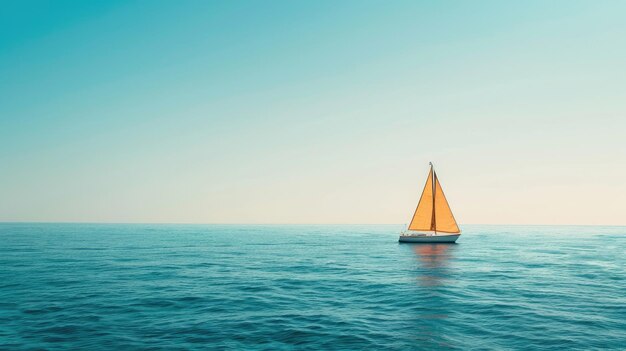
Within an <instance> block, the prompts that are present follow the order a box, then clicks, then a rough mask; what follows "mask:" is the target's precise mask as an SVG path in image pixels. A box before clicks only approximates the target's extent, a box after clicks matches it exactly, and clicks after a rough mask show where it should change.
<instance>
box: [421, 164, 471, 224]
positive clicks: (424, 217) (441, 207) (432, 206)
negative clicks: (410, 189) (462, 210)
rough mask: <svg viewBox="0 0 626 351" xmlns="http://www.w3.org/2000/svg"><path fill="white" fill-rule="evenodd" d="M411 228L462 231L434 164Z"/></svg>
mask: <svg viewBox="0 0 626 351" xmlns="http://www.w3.org/2000/svg"><path fill="white" fill-rule="evenodd" d="M409 230H416V231H428V232H443V233H460V232H461V231H460V230H459V226H458V225H457V224H456V221H455V220H454V215H453V214H452V210H450V205H448V201H447V200H446V195H445V194H444V193H443V189H442V188H441V183H439V179H437V173H435V170H434V169H433V166H432V164H431V166H430V172H429V173H428V179H426V185H424V191H423V192H422V197H421V198H420V201H419V203H418V204H417V208H416V209H415V213H414V214H413V219H411V223H410V224H409Z"/></svg>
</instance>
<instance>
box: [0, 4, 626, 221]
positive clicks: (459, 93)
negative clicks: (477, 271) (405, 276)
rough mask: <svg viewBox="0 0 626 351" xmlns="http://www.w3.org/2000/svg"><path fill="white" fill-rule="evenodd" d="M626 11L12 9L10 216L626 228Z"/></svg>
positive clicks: (4, 151)
mask: <svg viewBox="0 0 626 351" xmlns="http://www.w3.org/2000/svg"><path fill="white" fill-rule="evenodd" d="M624 18H626V2H624V1H550V2H546V1H519V2H505V1H102V2H95V1H2V2H0V221H67V222H73V221H78V222H176V223H407V222H408V221H409V219H410V216H411V215H412V213H413V210H414V209H415V205H416V203H417V200H418V198H419V195H420V192H421V190H422V187H423V185H424V181H425V179H426V175H427V172H428V162H429V161H433V162H434V163H435V166H436V169H437V173H438V175H439V178H440V180H441V183H442V185H443V189H444V190H445V191H446V195H447V197H448V200H449V202H450V204H451V207H452V210H453V212H454V214H455V216H456V218H457V220H458V221H459V223H460V224H461V226H462V225H463V224H470V223H480V224H592V225H596V224H597V225H600V224H605V225H626V139H625V135H626V21H624Z"/></svg>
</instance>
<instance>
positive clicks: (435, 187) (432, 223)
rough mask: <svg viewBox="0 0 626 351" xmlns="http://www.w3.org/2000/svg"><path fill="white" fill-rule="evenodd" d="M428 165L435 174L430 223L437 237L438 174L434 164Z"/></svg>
mask: <svg viewBox="0 0 626 351" xmlns="http://www.w3.org/2000/svg"><path fill="white" fill-rule="evenodd" d="M428 164H430V172H431V173H432V174H433V184H432V187H433V217H432V221H431V222H430V223H431V224H430V230H433V231H434V232H435V235H437V217H436V216H435V191H437V186H436V183H437V173H435V166H433V163H432V162H428Z"/></svg>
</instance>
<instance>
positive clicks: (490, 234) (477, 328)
mask: <svg viewBox="0 0 626 351" xmlns="http://www.w3.org/2000/svg"><path fill="white" fill-rule="evenodd" d="M400 229H401V226H397V225H368V226H356V225H355V226H353V225H336V226H322V225H315V226H305V225H294V226H286V225H277V226H270V225H263V226H251V225H245V226H239V225H141V224H131V225H129V224H124V225H121V224H120V225H114V224H15V223H0V349H2V350H40V349H49V350H435V349H436V350H446V349H450V350H454V349H456V350H468V349H472V350H574V349H578V350H594V349H597V350H601V349H613V350H626V253H625V251H626V227H593V226H464V227H463V229H464V233H463V235H462V236H461V238H460V239H459V241H458V243H457V244H454V245H445V244H443V245H442V244H439V245H437V244H427V245H418V244H399V243H398V242H397V237H398V232H399V231H400Z"/></svg>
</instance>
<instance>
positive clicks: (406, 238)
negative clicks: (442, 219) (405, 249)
mask: <svg viewBox="0 0 626 351" xmlns="http://www.w3.org/2000/svg"><path fill="white" fill-rule="evenodd" d="M459 236H461V234H438V235H426V234H417V235H402V234H400V239H398V241H399V242H401V243H429V244H430V243H454V242H455V241H456V239H458V238H459Z"/></svg>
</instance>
